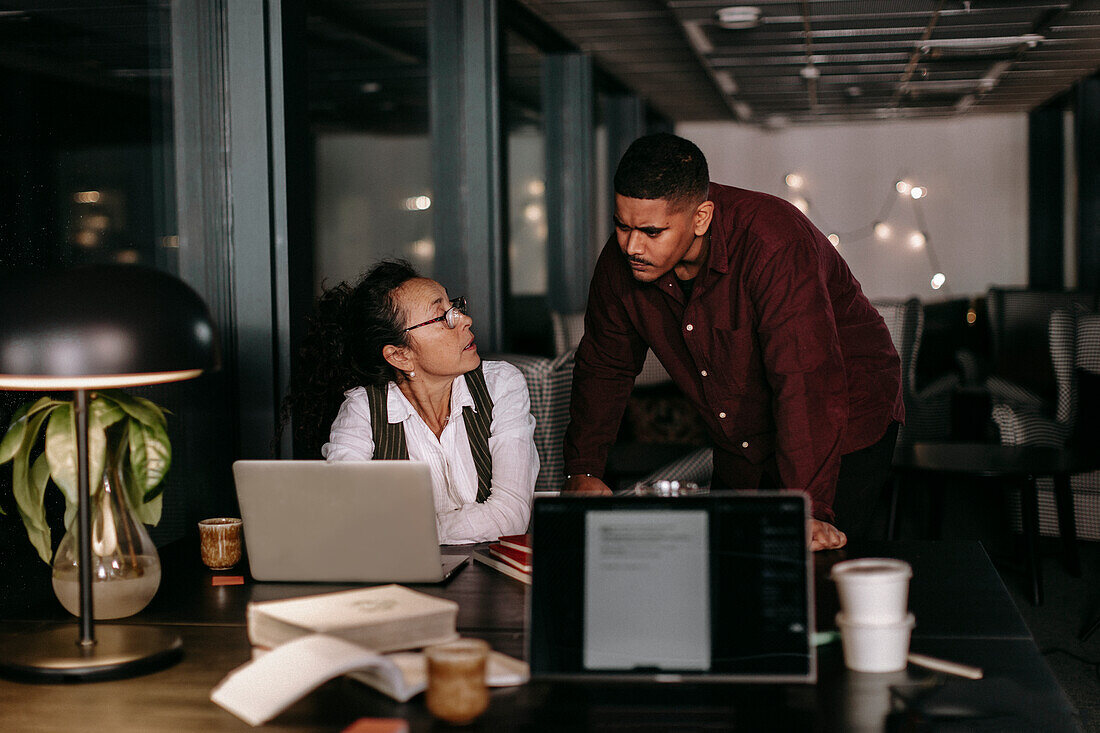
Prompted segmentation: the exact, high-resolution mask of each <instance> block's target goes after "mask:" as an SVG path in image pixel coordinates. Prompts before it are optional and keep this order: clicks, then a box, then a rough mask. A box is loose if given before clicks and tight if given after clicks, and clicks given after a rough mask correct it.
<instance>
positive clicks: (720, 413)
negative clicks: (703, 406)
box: [718, 412, 726, 420]
mask: <svg viewBox="0 0 1100 733" xmlns="http://www.w3.org/2000/svg"><path fill="white" fill-rule="evenodd" d="M718 417H720V418H722V419H723V420H725V419H726V413H724V412H719V413H718Z"/></svg>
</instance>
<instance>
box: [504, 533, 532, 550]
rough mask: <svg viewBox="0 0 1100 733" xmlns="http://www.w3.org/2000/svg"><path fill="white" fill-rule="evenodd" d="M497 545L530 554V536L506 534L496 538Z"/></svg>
mask: <svg viewBox="0 0 1100 733" xmlns="http://www.w3.org/2000/svg"><path fill="white" fill-rule="evenodd" d="M497 544H500V545H504V546H505V547H510V548H512V549H513V550H518V551H520V552H526V553H527V554H528V555H530V554H531V535H529V534H507V535H504V536H503V537H500V538H498V539H497Z"/></svg>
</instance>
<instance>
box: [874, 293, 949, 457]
mask: <svg viewBox="0 0 1100 733" xmlns="http://www.w3.org/2000/svg"><path fill="white" fill-rule="evenodd" d="M871 305H873V306H875V309H876V310H878V312H879V315H881V316H882V319H883V320H884V321H885V322H886V328H887V329H889V331H890V339H891V340H892V341H893V342H894V348H895V349H897V352H898V356H899V357H901V385H902V399H903V400H904V401H905V425H904V426H903V427H902V429H901V430H900V431H899V433H898V445H910V444H912V443H916V442H920V441H936V440H946V439H947V438H948V436H949V435H950V433H951V397H952V395H953V393H954V391H955V389H956V388H957V387H958V386H959V376H958V375H957V374H953V373H951V374H944V375H942V376H940V377H937V378H936V379H935V381H933V382H932V383H930V384H928V385H925V386H924V387H922V388H920V389H918V388H917V357H918V356H919V355H920V345H921V337H922V336H923V334H924V307H923V306H922V305H921V302H920V301H919V300H918V299H917V298H909V299H907V300H887V299H879V300H872V301H871Z"/></svg>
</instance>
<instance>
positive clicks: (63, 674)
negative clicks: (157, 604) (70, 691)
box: [0, 624, 183, 682]
mask: <svg viewBox="0 0 1100 733" xmlns="http://www.w3.org/2000/svg"><path fill="white" fill-rule="evenodd" d="M95 637H96V643H95V645H94V646H92V647H90V648H88V649H84V648H82V647H81V646H80V643H79V639H80V633H79V630H78V629H77V628H76V627H75V626H72V625H68V624H67V625H65V626H59V627H55V628H51V629H46V630H44V631H32V632H28V633H23V634H19V635H18V636H15V635H12V636H7V637H0V675H2V676H4V677H16V678H21V679H33V680H37V681H40V682H90V681H96V680H110V679H121V678H123V677H136V676H138V675H143V674H147V673H149V672H155V671H157V670H159V669H164V668H165V667H170V666H171V665H173V664H175V663H176V662H177V661H179V659H180V657H181V656H182V655H183V641H182V640H181V639H180V637H179V635H178V634H175V633H172V632H169V631H166V630H164V629H160V628H157V627H155V626H131V625H128V624H118V625H97V626H96V627H95Z"/></svg>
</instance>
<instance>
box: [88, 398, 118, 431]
mask: <svg viewBox="0 0 1100 733" xmlns="http://www.w3.org/2000/svg"><path fill="white" fill-rule="evenodd" d="M124 417H126V411H125V410H123V409H122V408H121V407H119V406H118V404H117V403H115V402H112V401H110V400H105V399H103V398H102V397H101V396H100V395H99V394H98V393H97V394H96V396H95V397H93V398H92V400H91V403H90V404H89V405H88V422H89V423H90V422H92V421H95V422H96V423H97V424H99V425H101V426H103V427H104V428H108V427H110V426H112V425H114V424H115V423H116V422H118V421H119V420H121V419H122V418H124Z"/></svg>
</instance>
